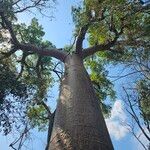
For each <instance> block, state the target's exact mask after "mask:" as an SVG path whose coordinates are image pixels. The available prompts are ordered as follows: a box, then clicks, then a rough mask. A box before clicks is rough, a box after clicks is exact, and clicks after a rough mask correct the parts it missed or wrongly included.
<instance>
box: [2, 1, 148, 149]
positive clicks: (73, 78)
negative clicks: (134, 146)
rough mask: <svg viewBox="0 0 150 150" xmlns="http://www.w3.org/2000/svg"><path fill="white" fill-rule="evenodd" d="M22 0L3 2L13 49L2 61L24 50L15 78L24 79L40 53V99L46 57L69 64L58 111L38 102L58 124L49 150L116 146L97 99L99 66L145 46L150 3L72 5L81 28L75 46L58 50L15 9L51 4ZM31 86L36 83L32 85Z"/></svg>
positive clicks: (38, 62)
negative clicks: (22, 20) (24, 22)
mask: <svg viewBox="0 0 150 150" xmlns="http://www.w3.org/2000/svg"><path fill="white" fill-rule="evenodd" d="M23 2H24V1H22V0H19V1H17V0H16V1H15V0H14V1H2V2H1V7H0V19H1V30H2V29H4V30H6V31H7V32H8V33H9V34H10V37H11V38H10V41H9V42H10V44H11V48H10V50H9V51H8V50H7V51H5V52H4V51H3V52H2V53H1V60H5V59H6V58H7V59H8V57H10V56H11V57H13V55H15V54H16V52H17V51H18V50H21V51H22V57H21V59H20V60H19V62H20V63H21V69H20V72H19V75H18V76H17V77H16V80H19V79H20V78H21V76H23V72H24V68H25V66H26V68H28V70H29V67H28V63H30V62H27V60H28V58H30V55H35V56H36V58H35V60H36V63H35V64H33V66H34V67H30V69H31V70H29V71H30V73H31V72H32V71H33V68H35V70H36V73H37V77H38V81H39V82H38V87H40V88H39V89H38V90H39V92H38V96H39V97H40V96H41V95H42V94H43V93H41V91H42V90H43V88H45V87H43V86H42V84H43V83H44V79H45V78H46V76H44V75H42V73H44V69H43V61H44V60H43V58H45V57H46V58H47V59H49V58H50V57H51V58H56V59H57V60H59V61H60V62H62V63H63V64H64V66H65V67H64V70H65V71H64V73H63V75H62V76H61V83H60V94H59V100H58V104H57V108H56V111H55V115H53V114H52V113H51V112H49V110H48V107H47V106H46V105H45V103H44V101H41V100H36V103H37V104H40V105H42V106H43V107H44V108H45V109H46V110H48V112H49V113H48V114H49V115H48V117H49V118H54V122H53V121H51V122H53V123H52V124H53V127H52V133H51V134H48V135H49V137H48V145H47V147H46V149H50V150H55V149H57V150H59V149H60V150H61V149H67V150H75V149H86V150H88V149H89V150H113V145H112V142H111V140H110V136H109V134H108V130H107V127H106V124H105V121H104V118H103V115H102V111H101V108H100V105H99V102H98V101H99V98H100V97H101V96H99V95H98V94H97V93H98V92H97V91H96V89H98V90H101V89H102V88H103V87H102V86H101V85H103V84H102V83H101V82H102V81H101V80H100V78H101V76H99V75H98V68H97V66H98V65H97V64H98V62H99V61H100V59H101V58H102V55H103V58H105V59H108V60H110V61H112V59H114V60H115V59H116V58H117V60H119V61H120V62H121V61H122V59H123V60H124V58H123V57H125V56H128V54H130V53H132V51H134V52H135V51H136V50H138V49H139V48H141V47H142V48H143V49H144V46H143V43H144V42H145V40H144V41H143V37H144V33H145V31H143V30H142V26H143V25H144V23H145V21H146V20H147V18H148V17H149V16H148V15H147V10H148V7H147V6H144V7H142V6H141V5H140V4H139V3H135V2H128V1H113V2H112V1H108V0H106V1H103V2H101V1H98V0H95V1H93V2H91V1H90V0H85V1H83V6H82V7H77V8H75V7H73V9H72V10H73V11H72V15H73V21H74V23H75V26H76V30H75V34H74V37H75V40H74V43H73V45H71V46H70V47H69V48H68V49H67V50H66V49H65V48H61V49H57V48H56V47H55V46H53V45H52V44H51V43H50V42H45V43H43V42H42V41H41V40H42V39H41V37H42V36H43V34H44V33H43V32H42V31H41V30H42V28H41V27H40V26H39V25H38V23H37V21H36V19H34V20H33V22H32V26H33V28H32V26H29V27H28V28H27V27H26V26H25V25H17V24H15V23H14V20H15V19H16V18H15V14H16V13H21V12H23V11H25V10H29V9H32V8H38V9H39V10H40V12H41V10H42V9H41V7H46V5H47V3H48V2H51V1H46V0H38V1H35V2H33V1H29V2H28V3H25V2H24V3H23ZM30 4H31V5H30ZM91 13H92V14H91ZM93 14H94V16H93ZM86 35H87V36H88V37H89V38H88V42H89V47H86V48H85V47H83V41H84V39H85V38H86ZM142 36H143V37H142ZM16 55H17V54H16ZM32 59H33V58H32ZM93 63H94V67H93V68H94V70H96V71H95V73H94V75H95V77H93V78H91V76H89V73H87V71H86V69H85V65H88V66H89V67H91V68H92V66H93ZM95 63H96V64H95ZM91 65H92V66H91ZM57 73H58V72H57ZM94 75H93V76H94ZM24 77H25V74H24ZM26 80H27V78H26ZM28 84H30V85H32V83H28ZM108 85H109V84H108ZM40 90H41V91H40ZM106 91H107V90H106ZM108 91H109V89H108ZM106 93H107V92H106ZM107 94H108V93H107ZM42 96H43V95H42ZM42 96H41V97H42ZM27 112H30V111H29V110H28V111H27ZM36 115H37V114H35V117H36ZM50 128H51V126H50ZM50 130H51V129H50ZM50 130H49V133H50V132H51V131H50Z"/></svg>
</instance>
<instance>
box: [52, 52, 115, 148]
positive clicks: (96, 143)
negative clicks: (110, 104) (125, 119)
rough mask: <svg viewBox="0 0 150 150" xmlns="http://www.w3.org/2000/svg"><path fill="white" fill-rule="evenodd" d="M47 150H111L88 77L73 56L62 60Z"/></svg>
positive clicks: (75, 56) (77, 57) (80, 60)
mask: <svg viewBox="0 0 150 150" xmlns="http://www.w3.org/2000/svg"><path fill="white" fill-rule="evenodd" d="M49 150H113V146H112V143H111V140H110V137H109V134H108V131H107V127H106V124H105V121H104V118H103V116H102V113H101V110H100V107H99V104H98V99H97V97H96V95H95V92H94V90H93V87H92V84H91V81H90V78H89V75H88V73H87V72H86V69H85V68H84V65H83V62H82V59H80V57H79V56H78V55H76V54H73V55H69V56H68V57H67V58H66V60H65V74H64V78H63V79H62V83H61V87H60V96H59V101H58V105H57V109H56V114H55V119H54V125H53V131H52V136H51V140H50V146H49Z"/></svg>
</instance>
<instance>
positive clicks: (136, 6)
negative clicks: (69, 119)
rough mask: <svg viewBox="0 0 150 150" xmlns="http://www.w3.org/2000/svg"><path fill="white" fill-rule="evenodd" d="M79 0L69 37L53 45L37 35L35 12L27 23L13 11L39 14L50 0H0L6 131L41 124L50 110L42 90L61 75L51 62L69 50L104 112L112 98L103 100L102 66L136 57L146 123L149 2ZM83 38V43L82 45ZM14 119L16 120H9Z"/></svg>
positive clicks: (108, 85)
mask: <svg viewBox="0 0 150 150" xmlns="http://www.w3.org/2000/svg"><path fill="white" fill-rule="evenodd" d="M81 3H82V5H76V6H72V18H73V22H74V24H75V31H74V39H75V40H74V42H73V43H72V45H69V46H66V47H64V48H61V49H57V48H56V46H55V45H53V44H52V43H51V42H50V41H47V40H44V39H43V36H44V34H45V32H44V31H43V28H42V26H41V25H40V24H39V23H38V20H37V19H36V18H33V19H32V21H31V23H30V25H26V24H25V23H18V22H17V14H18V13H22V12H25V11H33V12H34V11H35V9H37V10H38V11H39V12H40V13H41V14H42V15H45V14H46V13H45V12H47V11H48V10H49V9H50V8H53V6H54V4H55V1H54V0H38V1H32V0H27V1H24V0H5V1H0V42H1V43H0V70H1V72H0V77H1V78H0V85H2V86H1V87H0V107H1V110H0V122H1V124H0V129H1V130H3V131H4V133H5V134H6V135H7V134H8V133H11V129H12V128H13V127H15V126H16V127H17V129H21V126H22V125H23V124H28V125H29V126H30V127H29V128H35V127H38V128H39V130H44V129H46V127H47V126H48V122H49V119H50V118H51V116H52V112H51V111H50V107H49V106H48V91H49V89H50V88H52V87H53V85H54V84H55V83H56V82H58V81H59V80H60V78H61V76H62V75H63V70H61V71H59V70H57V67H58V66H59V65H62V63H63V62H64V60H65V57H66V56H67V55H68V54H70V53H77V54H79V55H81V57H82V58H83V59H84V64H85V66H86V68H87V70H89V74H90V78H91V81H92V83H93V87H94V89H95V92H96V94H97V95H98V97H99V100H100V106H101V107H102V110H103V113H104V114H105V115H106V116H108V115H109V112H110V110H111V104H112V102H113V101H109V103H105V100H106V99H107V98H108V97H109V99H111V100H114V99H115V91H114V89H113V83H112V82H111V81H110V79H108V78H107V76H108V71H107V69H106V67H107V66H108V65H109V64H113V65H117V64H124V65H129V64H130V66H131V65H132V66H133V64H134V65H135V62H136V63H137V64H139V63H140V65H139V66H138V67H141V68H142V69H141V70H136V71H140V72H144V76H143V75H141V76H140V79H139V80H137V81H136V87H137V90H136V92H137V93H138V102H139V109H140V110H141V112H142V114H143V115H142V117H143V119H144V120H145V121H146V123H147V122H148V124H149V115H150V112H149V105H147V103H148V102H149V99H148V98H149V74H148V73H149V62H148V60H149V56H150V54H149V53H150V52H149V48H150V45H149V35H150V31H149V28H150V15H149V5H146V6H142V5H141V4H140V3H139V2H137V1H127V0H114V1H111V0H104V1H101V0H93V1H91V0H84V1H83V2H81ZM46 9H47V10H46ZM45 16H46V15H45ZM50 16H51V15H49V17H50ZM84 39H85V41H86V43H87V47H84V46H83V41H84ZM53 58H56V59H58V60H54V59H53ZM145 66H146V67H145ZM143 68H144V69H143ZM52 72H54V73H56V75H57V76H58V80H56V79H54V76H53V73H52ZM147 72H148V73H147ZM147 74H148V75H147ZM20 110H21V111H20ZM18 119H19V123H20V125H15V123H16V122H17V121H18Z"/></svg>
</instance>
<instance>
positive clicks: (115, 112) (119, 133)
mask: <svg viewBox="0 0 150 150" xmlns="http://www.w3.org/2000/svg"><path fill="white" fill-rule="evenodd" d="M126 119H127V117H126V114H125V112H124V111H123V105H122V102H121V100H117V101H116V102H115V103H114V106H113V108H112V110H111V116H110V118H108V119H106V125H107V128H108V131H109V133H110V135H111V136H113V137H114V138H115V139H116V140H119V139H121V138H123V137H125V136H126V134H127V133H128V129H127V128H126V127H125V126H123V125H122V124H121V122H125V121H126Z"/></svg>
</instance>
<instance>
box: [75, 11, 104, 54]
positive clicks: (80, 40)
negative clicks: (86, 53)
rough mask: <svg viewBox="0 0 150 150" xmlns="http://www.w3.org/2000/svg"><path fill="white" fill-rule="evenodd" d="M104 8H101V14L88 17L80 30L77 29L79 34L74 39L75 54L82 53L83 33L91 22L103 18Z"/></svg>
mask: <svg viewBox="0 0 150 150" xmlns="http://www.w3.org/2000/svg"><path fill="white" fill-rule="evenodd" d="M105 11H106V10H105V9H103V10H102V11H101V14H100V16H98V18H90V20H89V22H88V23H87V24H85V25H84V26H83V27H81V29H80V31H79V35H78V37H77V41H76V53H77V54H81V53H82V44H83V40H84V39H85V35H86V33H87V31H88V29H89V27H90V26H91V25H92V24H93V23H96V22H100V21H102V20H104V19H105V16H104V12H105Z"/></svg>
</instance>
